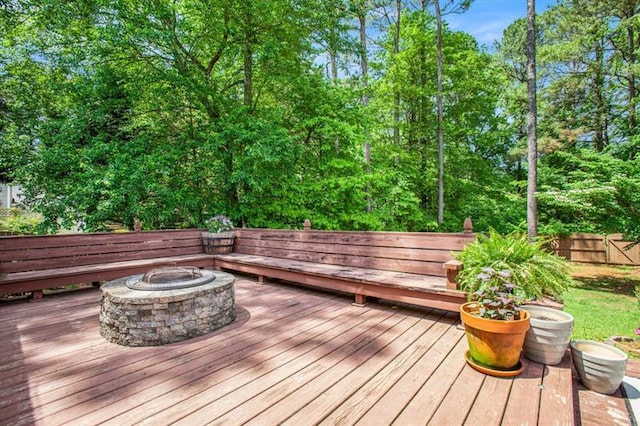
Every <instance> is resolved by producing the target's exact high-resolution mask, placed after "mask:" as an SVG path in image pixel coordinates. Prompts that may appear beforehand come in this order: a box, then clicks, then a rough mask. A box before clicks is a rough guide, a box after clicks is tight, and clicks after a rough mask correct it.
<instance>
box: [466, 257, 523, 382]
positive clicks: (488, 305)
mask: <svg viewBox="0 0 640 426" xmlns="http://www.w3.org/2000/svg"><path fill="white" fill-rule="evenodd" d="M510 278H511V272H510V271H509V270H501V271H496V270H494V269H493V268H484V269H483V270H482V272H481V273H480V274H478V277H477V279H478V281H479V285H478V287H479V289H478V290H477V291H476V292H475V293H473V294H471V296H470V298H471V301H470V302H467V303H464V304H463V305H462V306H461V307H460V319H461V321H462V323H463V324H464V328H465V333H466V336H467V342H468V345H469V351H468V352H467V354H466V359H467V362H468V363H469V365H471V367H473V368H475V369H476V370H478V371H481V372H483V373H486V374H490V375H493V376H501V377H504V376H515V375H517V374H520V372H522V364H521V363H520V355H521V353H522V346H523V344H524V338H525V334H526V332H527V330H528V329H529V313H528V312H527V311H525V310H522V309H520V305H521V303H522V298H521V296H520V294H519V293H520V291H519V290H518V289H517V287H516V286H515V285H513V284H512V283H511V281H510Z"/></svg>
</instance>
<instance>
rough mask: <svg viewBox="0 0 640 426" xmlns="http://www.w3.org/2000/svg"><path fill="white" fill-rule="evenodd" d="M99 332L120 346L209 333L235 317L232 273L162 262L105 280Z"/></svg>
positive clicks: (178, 339)
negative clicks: (134, 272) (123, 275)
mask: <svg viewBox="0 0 640 426" xmlns="http://www.w3.org/2000/svg"><path fill="white" fill-rule="evenodd" d="M101 290H102V301H101V308H100V334H101V335H102V336H103V337H104V338H105V339H107V340H108V341H110V342H113V343H117V344H120V345H125V346H157V345H164V344H168V343H173V342H178V341H181V340H185V339H189V338H192V337H196V336H200V335H203V334H207V333H211V332H212V331H215V330H217V329H219V328H222V327H224V326H225V325H227V324H229V323H231V322H232V321H233V320H234V319H235V295H234V277H233V275H231V274H228V273H226V272H219V271H211V270H208V269H198V268H194V267H176V266H172V267H163V268H158V269H153V270H151V271H149V272H147V273H146V274H139V275H132V276H128V277H124V278H120V279H117V280H113V281H110V282H108V283H105V284H104V285H103V286H102V288H101Z"/></svg>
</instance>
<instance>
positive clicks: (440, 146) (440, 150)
mask: <svg viewBox="0 0 640 426" xmlns="http://www.w3.org/2000/svg"><path fill="white" fill-rule="evenodd" d="M433 6H434V7H435V11H436V49H437V52H438V53H437V54H438V77H437V80H438V83H437V84H438V88H437V95H436V102H437V110H438V123H437V125H438V225H442V222H444V132H443V129H442V124H443V121H444V113H443V107H442V67H443V58H442V15H441V13H440V0H433Z"/></svg>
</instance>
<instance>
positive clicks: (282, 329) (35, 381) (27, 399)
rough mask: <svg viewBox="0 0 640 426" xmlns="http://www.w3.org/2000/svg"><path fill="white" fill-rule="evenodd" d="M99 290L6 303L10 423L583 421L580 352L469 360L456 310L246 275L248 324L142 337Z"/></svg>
mask: <svg viewBox="0 0 640 426" xmlns="http://www.w3.org/2000/svg"><path fill="white" fill-rule="evenodd" d="M99 298H100V291H99V290H98V289H88V290H82V291H77V292H73V293H67V294H61V295H55V296H50V297H48V298H46V299H45V300H44V301H42V302H39V303H37V304H32V303H27V302H26V301H14V302H9V303H6V302H3V303H2V304H0V317H2V323H3V327H2V330H0V340H1V341H2V349H1V350H0V356H2V358H1V359H2V360H1V361H0V373H1V374H0V424H12V425H15V424H34V423H42V424H48V425H55V424H62V423H69V422H72V423H82V424H97V423H106V424H113V425H123V424H134V423H148V424H168V423H173V422H175V423H178V424H185V425H186V424H188V425H193V424H204V423H213V424H233V425H235V424H243V423H251V424H280V423H282V424H291V425H303V424H305V425H306V424H356V423H357V424H363V425H367V424H372V425H384V424H399V425H406V424H465V423H466V424H482V425H490V424H496V425H497V424H566V425H573V424H574V423H578V422H579V421H580V420H581V415H580V414H579V411H576V414H575V415H574V409H573V404H574V400H576V401H577V400H578V398H579V395H578V391H577V390H575V389H576V386H575V385H574V384H573V381H572V373H571V366H570V360H569V356H568V355H567V356H566V357H565V360H564V361H563V363H562V364H561V365H559V366H556V367H548V366H543V365H540V364H537V363H534V362H530V361H528V360H523V363H524V366H525V370H524V372H523V373H522V374H521V375H520V376H518V377H516V378H494V377H489V376H485V375H483V374H481V373H478V372H476V371H475V370H473V369H471V368H470V367H468V366H467V365H466V363H465V361H464V352H465V351H466V348H467V345H466V340H465V338H464V332H463V331H461V330H460V329H459V328H458V327H457V325H458V323H459V321H458V316H457V315H456V314H452V313H447V312H444V311H439V310H431V309H418V308H415V309H414V308H411V307H407V306H399V305H395V304H387V303H370V304H368V305H367V306H366V307H364V308H362V307H356V306H353V305H352V304H351V303H350V300H349V298H348V297H346V296H345V297H343V296H341V295H336V294H331V293H324V292H321V291H317V290H309V289H305V288H300V287H292V286H288V285H285V284H281V283H278V284H275V283H274V284H270V283H268V284H257V283H256V282H254V281H252V280H250V279H248V278H247V277H242V276H237V280H236V307H237V319H236V321H235V322H234V323H232V324H231V325H229V326H227V327H225V328H223V329H221V330H218V331H217V332H215V333H212V334H209V335H206V336H200V337H197V338H194V339H191V340H187V341H184V342H180V343H175V344H171V345H166V346H160V347H143V348H140V347H138V348H130V347H123V346H118V345H115V344H112V343H108V342H107V341H105V340H104V339H103V338H102V337H101V336H100V335H99V332H98V313H99V308H100V306H99ZM580 398H582V397H580ZM623 404H624V402H623ZM602 415H603V416H604V415H606V414H604V413H602ZM584 420H585V419H582V421H583V423H585V422H584ZM599 420H602V421H604V422H605V423H607V424H611V422H609V421H608V420H606V419H603V418H602V417H599ZM585 424H587V423H585ZM600 424H604V423H600ZM627 424H629V423H627Z"/></svg>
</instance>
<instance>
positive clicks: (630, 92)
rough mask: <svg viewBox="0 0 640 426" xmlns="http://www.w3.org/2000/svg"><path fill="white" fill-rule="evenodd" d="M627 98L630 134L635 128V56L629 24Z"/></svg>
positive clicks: (632, 35) (631, 30)
mask: <svg viewBox="0 0 640 426" xmlns="http://www.w3.org/2000/svg"><path fill="white" fill-rule="evenodd" d="M627 55H628V57H629V58H628V60H627V79H628V81H627V97H628V100H629V130H630V131H631V134H633V131H634V130H635V128H636V75H635V73H634V71H633V70H634V68H635V65H636V64H635V63H636V54H635V36H634V31H633V27H632V26H631V24H630V25H629V27H628V28H627Z"/></svg>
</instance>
